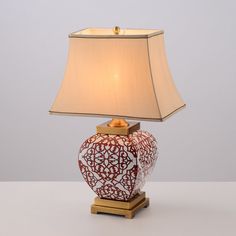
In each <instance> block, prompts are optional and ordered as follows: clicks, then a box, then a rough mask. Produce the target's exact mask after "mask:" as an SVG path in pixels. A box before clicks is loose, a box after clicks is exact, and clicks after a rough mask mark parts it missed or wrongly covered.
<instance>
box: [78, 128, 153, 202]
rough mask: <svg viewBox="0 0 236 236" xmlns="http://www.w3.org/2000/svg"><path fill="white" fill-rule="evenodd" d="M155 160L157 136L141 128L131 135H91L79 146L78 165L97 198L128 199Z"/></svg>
mask: <svg viewBox="0 0 236 236" xmlns="http://www.w3.org/2000/svg"><path fill="white" fill-rule="evenodd" d="M156 159H157V142H156V139H155V138H154V137H153V136H152V135H151V134H150V133H148V132H146V131H142V130H138V131H136V132H134V133H132V134H130V135H111V134H95V135H93V136H91V137H90V138H88V139H87V140H86V141H85V142H84V143H83V144H82V146H81V148H80V153H79V160H78V164H79V168H80V171H81V173H82V176H83V177H84V179H85V181H86V182H87V184H88V185H89V186H90V188H91V189H92V190H93V191H94V192H95V193H96V194H97V196H98V197H100V198H101V199H109V200H116V201H126V202H128V201H130V200H131V199H132V198H133V197H134V196H136V194H137V193H139V192H140V190H141V189H142V187H143V185H144V183H145V181H146V178H147V177H148V176H149V174H150V173H151V172H152V170H153V168H154V165H155V163H156Z"/></svg>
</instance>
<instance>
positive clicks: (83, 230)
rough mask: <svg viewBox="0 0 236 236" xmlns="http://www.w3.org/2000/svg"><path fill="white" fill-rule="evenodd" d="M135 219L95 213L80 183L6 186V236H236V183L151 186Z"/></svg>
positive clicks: (2, 231) (1, 204)
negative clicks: (144, 206) (146, 198)
mask: <svg viewBox="0 0 236 236" xmlns="http://www.w3.org/2000/svg"><path fill="white" fill-rule="evenodd" d="M144 191H146V194H147V196H148V197H150V201H151V203H150V207H149V208H147V209H143V210H141V211H140V212H139V213H137V214H136V216H135V218H134V219H131V220H129V219H126V218H124V217H120V216H110V215H101V214H99V215H91V214H90V204H91V203H92V201H93V198H94V197H95V194H94V193H93V192H92V191H91V190H90V188H89V187H88V186H87V185H86V184H85V183H81V182H1V183H0V235H1V236H13V235H17V236H21V235H22V236H28V235H30V236H38V235H40V236H46V235H49V236H54V235H55V236H80V235H81V236H87V235H97V236H100V235H101V236H106V235H109V236H116V235H119V236H121V235H122V236H123V235H124V236H125V235H130V236H131V235H142V236H146V235H155V236H165V235H170V236H185V235H188V236H195V235H196V236H205V235H206V236H211V235H212V236H213V235H214V236H218V235H222V236H231V235H232V236H235V235H236V182H224V183H220V182H201V183H199V182H198V183H196V182H188V183H186V182H150V183H147V184H146V186H145V187H144Z"/></svg>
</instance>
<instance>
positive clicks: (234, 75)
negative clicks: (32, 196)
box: [0, 0, 236, 181]
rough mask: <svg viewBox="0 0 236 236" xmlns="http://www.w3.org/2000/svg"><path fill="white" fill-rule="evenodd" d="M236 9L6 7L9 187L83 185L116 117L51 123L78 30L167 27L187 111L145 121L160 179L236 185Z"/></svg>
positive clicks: (88, 0)
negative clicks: (82, 166) (102, 130)
mask: <svg viewBox="0 0 236 236" xmlns="http://www.w3.org/2000/svg"><path fill="white" fill-rule="evenodd" d="M235 11H236V3H235V1H233V0H232V1H230V0H222V1H220V0H218V1H217V0H215V1H213V0H212V1H211V0H195V1H193V0H186V1H184V0H179V1H176V0H162V1H161V0H145V1H141V0H140V1H138V0H120V1H112V0H99V1H95V0H94V1H92V0H84V1H82V0H51V1H49V0H37V1H33V0H21V1H17V0H8V1H3V0H1V2H0V112H1V113H0V114H1V115H0V180H81V179H82V177H81V175H80V172H79V169H78V167H77V153H78V149H79V146H80V145H81V143H82V142H83V140H84V139H85V138H87V137H88V136H90V135H92V134H94V133H95V126H96V125H97V124H99V123H101V122H103V121H105V120H106V119H98V118H80V117H62V116H58V117H57V116H50V115H48V110H49V108H50V106H51V103H52V101H53V99H54V97H55V95H56V93H57V90H58V88H59V85H60V82H61V80H62V79H63V74H64V68H65V63H66V57H67V46H68V39H67V35H68V33H70V32H72V31H76V30H78V29H81V28H85V27H89V26H94V27H113V26H115V25H119V26H121V27H124V28H129V27H131V28H135V27H137V28H158V29H159V28H160V29H164V30H165V40H166V50H167V55H168V59H169V65H170V68H171V71H172V74H173V77H174V80H175V82H176V85H177V87H178V89H179V91H180V93H181V94H182V96H183V98H184V100H185V102H186V103H187V108H186V109H185V110H183V111H182V112H180V113H178V114H176V115H175V116H173V117H172V118H170V119H169V120H167V121H166V122H164V123H148V122H142V128H143V129H145V130H147V131H150V132H152V133H153V134H154V135H155V136H156V137H157V138H158V140H159V149H160V151H159V152H160V158H159V161H158V163H157V166H156V168H155V170H154V173H153V175H152V180H156V181H235V180H236V154H235V148H236V142H235V141H236V125H235V121H236V119H235V115H236V109H235V108H236V99H235V93H236V89H235V87H236V64H235V58H236V50H235V43H236V33H235V31H236V17H235V15H236V14H235Z"/></svg>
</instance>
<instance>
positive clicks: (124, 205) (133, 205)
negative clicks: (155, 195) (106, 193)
mask: <svg viewBox="0 0 236 236" xmlns="http://www.w3.org/2000/svg"><path fill="white" fill-rule="evenodd" d="M148 206H149V198H146V197H145V192H141V193H140V194H137V195H136V196H135V197H134V198H132V199H131V200H130V201H128V202H124V201H116V200H108V199H101V198H99V197H96V198H95V200H94V204H92V205H91V213H92V214H98V213H107V214H113V215H122V216H125V217H126V218H128V219H132V218H133V217H134V216H135V213H136V212H137V211H138V210H140V209H142V208H146V207H148Z"/></svg>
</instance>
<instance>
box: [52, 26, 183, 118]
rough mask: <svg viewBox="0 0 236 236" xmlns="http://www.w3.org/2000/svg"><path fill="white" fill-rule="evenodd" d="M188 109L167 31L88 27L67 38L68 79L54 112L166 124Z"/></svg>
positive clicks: (59, 93)
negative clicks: (173, 65) (177, 79)
mask: <svg viewBox="0 0 236 236" xmlns="http://www.w3.org/2000/svg"><path fill="white" fill-rule="evenodd" d="M184 106H185V104H184V102H183V100H182V99H181V97H180V95H179V93H178V91H177V90H176V87H175V85H174V83H173V80H172V78H171V74H170V71H169V68H168V64H167V59H166V54H165V50H164V37H163V31H161V30H134V29H126V30H120V32H119V34H115V33H114V32H113V30H112V29H85V30H81V31H78V32H74V33H71V34H70V35H69V55H68V62H67V67H66V71H65V77H64V80H63V81H62V84H61V87H60V90H59V92H58V94H57V97H56V99H55V101H54V103H53V105H52V107H51V110H50V112H51V113H58V114H68V115H70V114H71V115H88V116H104V117H122V118H130V119H139V120H156V121H162V120H164V119H165V118H167V117H169V116H170V115H171V114H173V113H174V112H176V111H178V110H179V109H180V108H182V107H184Z"/></svg>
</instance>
